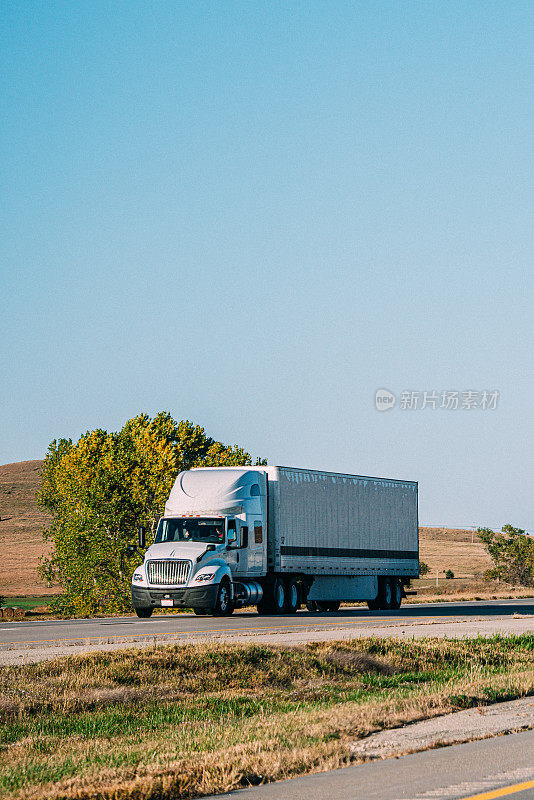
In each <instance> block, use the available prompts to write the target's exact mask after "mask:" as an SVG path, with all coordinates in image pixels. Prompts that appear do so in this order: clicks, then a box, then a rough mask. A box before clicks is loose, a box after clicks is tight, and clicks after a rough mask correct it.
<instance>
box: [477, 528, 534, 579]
mask: <svg viewBox="0 0 534 800" xmlns="http://www.w3.org/2000/svg"><path fill="white" fill-rule="evenodd" d="M478 535H479V538H480V540H481V541H482V542H483V543H484V545H485V547H486V550H487V551H488V553H489V554H490V556H491V557H492V559H493V564H494V566H493V568H492V569H488V570H486V572H485V573H484V577H485V578H487V579H488V580H501V581H506V583H511V584H515V585H520V586H534V538H532V536H528V535H527V534H526V533H525V531H524V530H522V529H521V528H513V527H512V526H511V525H505V526H504V528H502V531H501V533H495V532H494V531H492V530H491V529H490V528H479V529H478Z"/></svg>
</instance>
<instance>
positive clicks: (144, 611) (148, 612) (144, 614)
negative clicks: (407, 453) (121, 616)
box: [135, 608, 154, 619]
mask: <svg viewBox="0 0 534 800" xmlns="http://www.w3.org/2000/svg"><path fill="white" fill-rule="evenodd" d="M153 610H154V609H153V608H136V609H135V613H136V614H137V616H138V617H140V618H141V619H148V618H149V617H151V616H152V612H153Z"/></svg>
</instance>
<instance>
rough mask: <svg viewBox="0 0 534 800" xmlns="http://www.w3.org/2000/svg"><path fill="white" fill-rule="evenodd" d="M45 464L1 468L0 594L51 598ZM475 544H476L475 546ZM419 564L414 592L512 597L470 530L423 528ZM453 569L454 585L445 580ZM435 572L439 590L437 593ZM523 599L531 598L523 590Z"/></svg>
mask: <svg viewBox="0 0 534 800" xmlns="http://www.w3.org/2000/svg"><path fill="white" fill-rule="evenodd" d="M42 463H43V462H42V461H21V462H18V463H15V464H4V465H3V466H0V517H1V519H0V552H1V554H2V558H1V559H0V595H3V596H4V597H6V598H9V597H16V596H19V597H20V596H27V595H32V596H45V595H53V594H55V593H56V592H57V589H54V588H53V587H47V586H46V585H45V584H44V583H42V582H41V581H40V579H39V578H38V576H37V565H38V560H39V557H40V556H42V555H45V554H47V553H48V549H49V548H48V545H47V544H45V543H44V542H43V537H42V527H43V525H44V524H45V523H46V521H47V516H46V514H44V513H43V512H42V511H41V510H40V509H39V508H38V507H37V504H36V502H35V493H36V491H37V489H38V485H39V475H40V470H41V467H42ZM473 539H474V541H473ZM420 550H421V560H422V561H424V562H426V563H427V564H428V566H429V567H430V573H429V574H428V576H427V577H426V579H425V580H422V581H417V582H416V586H415V588H417V590H418V591H419V592H420V593H422V594H423V595H424V596H425V599H426V598H427V596H428V599H429V598H430V596H438V597H440V596H443V595H446V596H447V597H448V596H452V595H458V596H464V595H465V596H467V595H470V596H473V594H476V595H477V596H493V595H495V594H496V593H497V594H501V595H509V594H513V592H511V591H510V587H506V586H502V585H501V586H498V585H497V584H488V583H487V582H484V581H483V579H482V576H483V573H484V571H485V570H486V569H488V567H490V566H491V560H490V558H489V556H488V554H487V553H486V551H485V550H484V547H483V545H482V544H481V542H479V541H478V539H477V537H476V535H475V536H474V537H473V532H472V531H470V530H458V529H452V528H451V529H448V528H420ZM447 569H451V570H452V571H453V572H454V575H455V579H454V580H447V581H446V580H445V576H444V572H445V570H447ZM436 570H438V575H439V584H440V585H439V589H438V591H437V592H436V590H435V583H436ZM521 593H522V594H529V592H525V591H524V590H523V591H522V592H521Z"/></svg>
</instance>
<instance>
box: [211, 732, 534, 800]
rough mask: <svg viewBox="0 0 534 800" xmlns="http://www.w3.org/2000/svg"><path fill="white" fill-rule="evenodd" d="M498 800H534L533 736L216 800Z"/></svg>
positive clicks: (498, 740) (393, 760)
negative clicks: (495, 799)
mask: <svg viewBox="0 0 534 800" xmlns="http://www.w3.org/2000/svg"><path fill="white" fill-rule="evenodd" d="M497 797H509V798H510V800H534V731H528V732H526V733H514V734H511V735H509V736H498V737H496V738H494V739H483V740H481V741H477V742H469V743H467V744H458V745H454V746H452V747H441V748H439V749H435V750H426V751H425V752H422V753H414V754H413V755H407V756H401V757H400V758H388V759H385V760H380V761H373V762H370V763H368V764H358V765H357V766H354V767H345V769H338V770H335V771H333V772H321V773H319V774H317V775H305V776H304V777H302V778H294V779H293V780H290V781H280V782H279V783H271V784H268V785H266V786H258V787H257V788H254V789H244V790H241V791H237V792H232V793H230V794H224V795H218V797H217V800H332V798H335V800H401V799H402V800H493V799H494V798H497ZM206 800H212V798H206ZM213 800H215V798H213Z"/></svg>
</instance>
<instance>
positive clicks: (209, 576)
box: [195, 572, 215, 581]
mask: <svg viewBox="0 0 534 800" xmlns="http://www.w3.org/2000/svg"><path fill="white" fill-rule="evenodd" d="M214 577H215V573H214V572H200V573H199V574H198V575H197V576H196V577H195V580H196V581H212V580H213V579H214Z"/></svg>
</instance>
